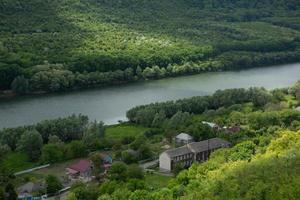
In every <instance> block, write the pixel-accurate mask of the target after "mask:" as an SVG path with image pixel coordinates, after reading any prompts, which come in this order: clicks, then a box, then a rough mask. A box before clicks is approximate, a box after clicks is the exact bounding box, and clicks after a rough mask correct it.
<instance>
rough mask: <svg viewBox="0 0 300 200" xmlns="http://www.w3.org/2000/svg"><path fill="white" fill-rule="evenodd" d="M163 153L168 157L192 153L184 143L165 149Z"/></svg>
mask: <svg viewBox="0 0 300 200" xmlns="http://www.w3.org/2000/svg"><path fill="white" fill-rule="evenodd" d="M164 153H166V154H167V155H168V156H169V157H174V156H179V155H185V154H188V153H192V151H191V150H190V149H189V148H188V147H187V146H186V145H185V146H182V147H178V148H175V149H169V150H167V151H165V152H164Z"/></svg>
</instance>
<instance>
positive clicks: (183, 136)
mask: <svg viewBox="0 0 300 200" xmlns="http://www.w3.org/2000/svg"><path fill="white" fill-rule="evenodd" d="M193 141H194V138H193V137H192V136H190V135H189V134H187V133H180V134H179V135H177V136H176V137H175V144H176V145H180V146H182V145H185V144H188V143H191V142H193Z"/></svg>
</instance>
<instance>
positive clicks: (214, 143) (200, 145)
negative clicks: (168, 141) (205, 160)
mask: <svg viewBox="0 0 300 200" xmlns="http://www.w3.org/2000/svg"><path fill="white" fill-rule="evenodd" d="M229 146H230V143H229V142H227V141H225V140H223V139H220V138H212V139H209V140H204V141H201V142H192V143H189V144H187V145H185V146H182V147H178V148H175V149H169V150H167V151H165V152H164V153H166V154H167V155H168V156H169V157H170V158H171V157H175V156H180V155H185V154H189V153H192V152H194V153H195V152H203V151H208V150H211V149H217V148H223V147H229Z"/></svg>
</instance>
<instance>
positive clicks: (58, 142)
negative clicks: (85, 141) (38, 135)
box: [48, 135, 63, 144]
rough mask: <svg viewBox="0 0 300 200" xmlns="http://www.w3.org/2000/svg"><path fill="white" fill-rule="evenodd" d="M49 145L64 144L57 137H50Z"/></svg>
mask: <svg viewBox="0 0 300 200" xmlns="http://www.w3.org/2000/svg"><path fill="white" fill-rule="evenodd" d="M48 144H63V142H62V141H61V140H60V139H59V137H58V136H57V135H50V136H49V140H48Z"/></svg>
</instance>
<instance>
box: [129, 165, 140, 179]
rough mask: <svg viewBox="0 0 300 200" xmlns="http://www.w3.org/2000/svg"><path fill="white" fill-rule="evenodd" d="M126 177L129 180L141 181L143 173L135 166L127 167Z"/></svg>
mask: <svg viewBox="0 0 300 200" xmlns="http://www.w3.org/2000/svg"><path fill="white" fill-rule="evenodd" d="M127 176H128V178H129V179H143V178H144V172H143V169H142V168H140V167H139V166H138V165H137V164H133V165H129V166H128V169H127Z"/></svg>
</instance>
